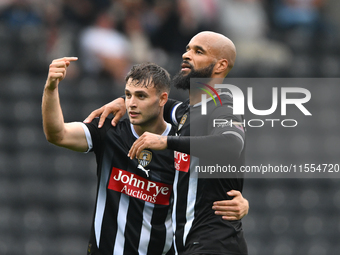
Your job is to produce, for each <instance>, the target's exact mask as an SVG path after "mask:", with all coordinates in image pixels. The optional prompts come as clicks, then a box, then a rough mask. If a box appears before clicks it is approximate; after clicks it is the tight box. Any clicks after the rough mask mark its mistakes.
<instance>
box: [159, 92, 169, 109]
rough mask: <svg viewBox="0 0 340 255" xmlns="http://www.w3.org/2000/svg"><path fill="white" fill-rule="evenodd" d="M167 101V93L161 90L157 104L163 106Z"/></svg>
mask: <svg viewBox="0 0 340 255" xmlns="http://www.w3.org/2000/svg"><path fill="white" fill-rule="evenodd" d="M167 101H168V93H167V92H162V93H161V95H160V97H159V106H164V105H165V103H166V102H167Z"/></svg>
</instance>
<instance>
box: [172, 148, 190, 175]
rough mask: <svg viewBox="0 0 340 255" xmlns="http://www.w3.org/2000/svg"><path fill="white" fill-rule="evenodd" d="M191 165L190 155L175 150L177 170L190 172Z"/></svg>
mask: <svg viewBox="0 0 340 255" xmlns="http://www.w3.org/2000/svg"><path fill="white" fill-rule="evenodd" d="M189 167H190V155H188V154H185V153H182V152H178V151H175V168H176V170H177V171H182V172H186V173H187V172H188V171H189Z"/></svg>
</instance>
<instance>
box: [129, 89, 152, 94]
mask: <svg viewBox="0 0 340 255" xmlns="http://www.w3.org/2000/svg"><path fill="white" fill-rule="evenodd" d="M126 92H128V93H131V92H130V90H128V89H125V93H126ZM131 94H144V95H148V93H146V92H145V91H144V90H136V91H134V92H133V93H131Z"/></svg>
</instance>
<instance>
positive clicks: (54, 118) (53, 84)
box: [42, 57, 88, 152]
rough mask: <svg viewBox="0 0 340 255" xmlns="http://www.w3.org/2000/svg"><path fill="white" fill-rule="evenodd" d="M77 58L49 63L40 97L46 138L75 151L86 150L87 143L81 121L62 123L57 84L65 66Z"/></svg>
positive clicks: (61, 77) (62, 77)
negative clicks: (41, 97) (41, 96)
mask: <svg viewBox="0 0 340 255" xmlns="http://www.w3.org/2000/svg"><path fill="white" fill-rule="evenodd" d="M76 60H77V58H74V57H68V58H67V57H65V58H60V59H55V60H53V62H52V63H51V64H50V67H49V72H48V77H47V80H46V84H45V88H44V93H43V99H42V118H43V128H44V133H45V136H46V139H47V140H48V141H49V142H50V143H53V144H55V145H58V146H62V147H65V148H68V149H71V150H75V151H82V152H85V151H87V148H88V145H87V141H86V136H85V132H84V130H83V127H82V124H81V123H79V122H78V123H77V122H74V123H64V117H63V113H62V110H61V106H60V100H59V91H58V86H59V83H60V81H62V80H63V79H64V78H65V76H66V70H67V67H68V66H69V65H70V63H71V62H72V61H76Z"/></svg>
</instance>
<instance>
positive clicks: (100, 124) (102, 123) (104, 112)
mask: <svg viewBox="0 0 340 255" xmlns="http://www.w3.org/2000/svg"><path fill="white" fill-rule="evenodd" d="M110 113H111V112H110V110H107V108H105V110H104V111H103V113H102V114H101V115H100V118H99V123H98V127H99V128H101V127H102V126H103V125H104V122H105V120H106V118H107V116H109V114H110Z"/></svg>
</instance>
